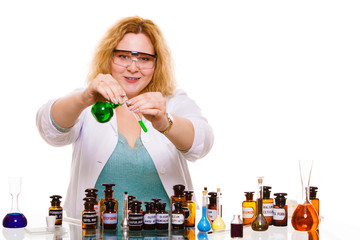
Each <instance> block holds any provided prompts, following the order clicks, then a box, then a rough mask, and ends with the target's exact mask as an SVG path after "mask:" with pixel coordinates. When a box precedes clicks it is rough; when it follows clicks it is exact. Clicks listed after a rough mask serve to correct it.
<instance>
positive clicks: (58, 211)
mask: <svg viewBox="0 0 360 240" xmlns="http://www.w3.org/2000/svg"><path fill="white" fill-rule="evenodd" d="M50 198H51V199H52V200H51V207H49V216H55V217H56V219H55V225H62V218H63V208H62V207H61V206H60V203H61V202H60V198H62V197H61V196H60V195H52V196H50Z"/></svg>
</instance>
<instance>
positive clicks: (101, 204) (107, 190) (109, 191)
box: [99, 183, 119, 226]
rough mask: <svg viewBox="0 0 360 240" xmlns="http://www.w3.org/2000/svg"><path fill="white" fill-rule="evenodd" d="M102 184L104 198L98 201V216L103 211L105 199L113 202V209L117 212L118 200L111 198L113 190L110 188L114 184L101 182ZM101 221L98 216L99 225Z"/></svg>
mask: <svg viewBox="0 0 360 240" xmlns="http://www.w3.org/2000/svg"><path fill="white" fill-rule="evenodd" d="M101 185H102V186H104V187H105V190H104V198H102V199H101V200H100V202H99V207H100V216H102V214H103V213H104V211H105V209H106V206H105V201H114V202H115V207H114V210H115V211H116V213H118V207H119V206H118V201H117V200H116V199H115V198H113V192H114V190H112V187H114V186H115V184H114V183H103V184H101ZM102 224H103V222H102V218H101V217H100V226H102Z"/></svg>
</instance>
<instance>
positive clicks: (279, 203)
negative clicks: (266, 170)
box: [273, 193, 288, 227]
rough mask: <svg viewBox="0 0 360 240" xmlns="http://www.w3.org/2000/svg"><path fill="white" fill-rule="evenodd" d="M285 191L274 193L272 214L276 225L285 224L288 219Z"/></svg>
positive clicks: (283, 225)
mask: <svg viewBox="0 0 360 240" xmlns="http://www.w3.org/2000/svg"><path fill="white" fill-rule="evenodd" d="M286 195H287V194H286V193H275V194H274V196H276V197H275V206H274V216H273V224H274V226H278V227H285V226H287V219H288V208H287V205H286V198H285V196H286Z"/></svg>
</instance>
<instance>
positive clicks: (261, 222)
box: [251, 177, 269, 231]
mask: <svg viewBox="0 0 360 240" xmlns="http://www.w3.org/2000/svg"><path fill="white" fill-rule="evenodd" d="M262 210H263V177H258V197H257V205H256V217H255V218H254V220H253V222H252V223H251V228H252V230H254V231H266V230H267V229H268V228H269V224H268V222H267V220H266V218H265V217H264V215H263V212H262Z"/></svg>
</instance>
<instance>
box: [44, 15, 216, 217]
mask: <svg viewBox="0 0 360 240" xmlns="http://www.w3.org/2000/svg"><path fill="white" fill-rule="evenodd" d="M127 99H129V100H128V101H127V102H126V103H125V104H124V102H125V100H127ZM97 101H112V102H113V103H121V104H122V105H121V106H119V107H117V108H116V109H115V110H114V117H113V118H112V119H111V120H110V121H109V122H107V123H99V122H97V121H96V120H95V118H94V117H93V116H92V114H91V111H90V110H91V106H92V105H93V104H94V103H95V102H97ZM134 113H136V114H139V115H140V116H142V118H143V121H144V123H145V125H146V128H147V129H148V132H146V133H145V132H144V131H142V130H141V127H140V125H139V123H138V121H137V120H136V118H135V117H134ZM37 127H38V129H39V131H40V134H41V136H42V137H43V138H44V139H45V141H47V142H48V143H49V144H51V145H54V146H64V145H67V144H73V161H72V166H71V179H70V183H69V187H68V192H67V196H66V201H65V204H64V208H65V210H66V212H67V215H69V216H71V217H76V218H81V211H82V210H83V198H84V190H85V189H87V188H92V187H96V188H98V189H99V197H98V199H100V198H102V197H103V194H102V190H103V189H104V187H102V186H101V184H102V183H115V184H116V186H115V187H114V190H115V191H114V197H115V198H116V199H119V212H120V214H121V210H120V209H121V204H120V203H122V194H123V192H124V191H127V192H129V194H130V195H135V196H136V197H137V199H139V200H141V201H143V202H144V201H151V198H155V197H156V198H162V201H165V202H167V203H169V198H170V196H171V195H173V189H172V187H173V186H174V185H176V184H184V185H185V186H186V189H193V186H192V182H191V178H190V174H189V170H188V167H187V162H186V161H195V160H197V159H199V158H202V157H204V156H205V155H206V154H207V153H208V152H209V151H210V149H211V147H212V144H213V132H212V129H211V127H210V126H209V125H208V123H207V120H206V119H205V118H204V117H203V116H202V114H201V111H200V109H199V107H198V106H197V105H196V104H195V102H194V101H193V100H191V99H190V98H189V97H188V96H187V95H186V93H185V92H184V91H182V90H179V89H177V90H176V89H175V81H174V77H173V72H172V66H171V57H170V53H169V50H168V48H167V46H166V44H165V40H164V38H163V36H162V33H161V31H160V30H159V28H158V27H157V26H156V25H155V24H154V23H153V22H152V21H150V20H145V19H142V18H139V17H130V18H125V19H123V20H121V21H119V22H118V23H117V24H115V25H114V26H113V27H112V28H111V29H109V31H108V32H107V34H106V35H105V37H104V38H103V39H102V40H101V42H100V44H99V46H98V49H97V52H96V54H95V58H94V61H93V65H92V68H91V73H90V75H89V79H88V86H87V88H86V89H82V90H77V91H75V92H74V93H71V94H70V95H67V96H65V97H63V98H59V99H54V100H51V101H49V102H48V103H46V104H45V105H44V106H42V107H41V108H40V109H39V111H38V113H37ZM101 194H102V195H101Z"/></svg>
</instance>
